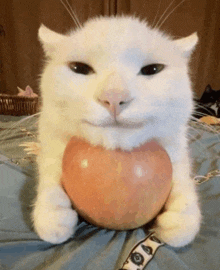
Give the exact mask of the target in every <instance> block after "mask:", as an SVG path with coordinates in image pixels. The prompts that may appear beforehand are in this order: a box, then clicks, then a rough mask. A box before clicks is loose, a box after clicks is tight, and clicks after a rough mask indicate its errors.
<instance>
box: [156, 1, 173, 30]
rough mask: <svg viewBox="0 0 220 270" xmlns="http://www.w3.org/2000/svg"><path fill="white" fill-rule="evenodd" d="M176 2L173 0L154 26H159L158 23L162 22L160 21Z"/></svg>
mask: <svg viewBox="0 0 220 270" xmlns="http://www.w3.org/2000/svg"><path fill="white" fill-rule="evenodd" d="M174 2H175V0H173V1H172V2H171V3H170V4H169V5H168V7H167V8H166V9H165V11H164V12H163V14H162V15H161V17H160V19H159V20H158V22H157V23H156V25H155V26H154V28H157V26H158V24H159V23H160V21H161V20H162V19H163V17H164V16H165V14H166V12H167V11H168V10H169V8H170V7H171V6H172V4H173V3H174Z"/></svg>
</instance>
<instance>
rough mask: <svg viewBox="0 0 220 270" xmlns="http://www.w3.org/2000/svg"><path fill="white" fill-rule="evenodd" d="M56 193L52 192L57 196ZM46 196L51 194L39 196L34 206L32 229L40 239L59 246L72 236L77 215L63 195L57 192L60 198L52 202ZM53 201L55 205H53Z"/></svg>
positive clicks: (55, 198) (54, 198)
mask: <svg viewBox="0 0 220 270" xmlns="http://www.w3.org/2000/svg"><path fill="white" fill-rule="evenodd" d="M56 193H57V192H53V195H57V194H56ZM45 195H46V196H45ZM47 195H49V196H51V195H52V192H47V193H46V192H44V194H42V196H39V198H38V201H37V203H36V205H35V209H34V212H33V221H34V227H35V230H36V232H37V233H38V235H39V236H40V238H41V239H43V240H45V241H47V242H50V243H53V244H59V243H62V242H65V241H66V240H68V239H69V238H70V237H71V236H72V235H73V234H74V232H75V229H76V226H77V222H78V215H77V213H76V211H74V210H73V209H72V208H71V204H70V202H69V200H68V199H67V196H66V194H65V193H63V194H62V192H59V195H60V196H58V197H56V196H55V197H53V199H52V200H50V199H49V198H48V196H47ZM45 197H46V199H45ZM49 201H50V202H49ZM55 201H57V203H54V202H55Z"/></svg>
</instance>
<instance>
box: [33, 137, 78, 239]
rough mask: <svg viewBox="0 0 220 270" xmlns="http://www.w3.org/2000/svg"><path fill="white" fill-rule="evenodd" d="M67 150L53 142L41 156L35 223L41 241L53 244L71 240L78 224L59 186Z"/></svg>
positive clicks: (39, 157) (68, 201)
mask: <svg viewBox="0 0 220 270" xmlns="http://www.w3.org/2000/svg"><path fill="white" fill-rule="evenodd" d="M52 144H53V145H52ZM51 147H52V148H51ZM50 148H51V149H52V150H51V149H50ZM64 148H65V146H61V145H60V142H56V141H55V140H53V141H51V142H48V143H47V146H46V147H45V149H43V150H42V153H41V154H40V155H39V156H38V166H39V185H38V194H37V199H36V202H35V205H34V210H33V223H34V228H35V231H36V232H37V233H38V235H39V236H40V238H41V239H43V240H45V241H48V242H50V243H54V244H58V243H62V242H64V241H66V240H67V239H69V238H70V237H71V236H72V235H73V233H74V232H75V229H76V225H77V222H78V215H77V213H76V211H74V210H73V209H72V207H71V201H70V199H69V198H68V196H67V194H66V193H65V192H64V190H63V188H62V186H61V183H60V178H61V172H62V167H61V165H62V153H63V151H64Z"/></svg>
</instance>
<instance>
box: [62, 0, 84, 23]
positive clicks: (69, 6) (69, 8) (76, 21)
mask: <svg viewBox="0 0 220 270" xmlns="http://www.w3.org/2000/svg"><path fill="white" fill-rule="evenodd" d="M64 1H65V0H60V2H61V3H62V4H63V6H64V7H65V9H66V11H67V12H68V13H69V15H70V17H71V18H72V19H73V21H74V23H75V24H76V26H77V27H78V28H82V25H81V23H80V21H79V19H78V17H77V15H76V13H75V11H74V10H73V8H72V7H71V5H70V3H69V2H68V0H66V1H65V2H64Z"/></svg>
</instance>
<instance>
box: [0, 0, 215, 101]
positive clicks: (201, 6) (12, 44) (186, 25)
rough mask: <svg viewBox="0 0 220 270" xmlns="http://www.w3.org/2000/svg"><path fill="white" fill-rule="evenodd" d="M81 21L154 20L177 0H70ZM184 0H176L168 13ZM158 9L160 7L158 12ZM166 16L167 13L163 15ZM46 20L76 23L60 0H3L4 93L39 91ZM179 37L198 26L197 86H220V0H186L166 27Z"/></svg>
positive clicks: (0, 73)
mask: <svg viewBox="0 0 220 270" xmlns="http://www.w3.org/2000/svg"><path fill="white" fill-rule="evenodd" d="M68 1H69V3H70V4H71V6H72V7H73V8H74V10H75V12H76V13H77V15H78V18H79V20H80V22H81V23H83V22H84V21H85V20H87V19H88V18H89V17H94V16H96V15H112V14H121V13H125V14H135V15H137V16H140V17H141V18H146V19H147V20H148V21H149V23H150V24H153V22H154V20H155V17H156V14H158V15H157V17H156V20H155V21H158V20H159V18H160V17H161V15H162V14H163V12H164V11H165V10H166V8H167V7H168V6H169V5H170V4H171V2H172V0H161V1H160V0H95V1H91V0H68ZM180 2H181V0H174V1H173V3H172V5H171V6H170V8H169V10H168V12H167V13H166V14H168V13H169V12H170V11H171V10H172V9H173V8H174V7H175V6H177V5H178V4H179V3H180ZM157 12H158V13H157ZM164 18H165V17H164ZM41 23H43V24H45V25H46V26H47V27H49V28H51V29H52V30H54V31H57V32H60V33H65V32H66V31H68V30H69V29H70V28H73V27H75V25H74V23H73V21H72V19H71V18H70V16H69V14H68V13H67V11H66V10H65V8H64V6H63V5H62V3H61V2H60V0H0V93H7V94H17V93H18V91H17V86H19V87H21V88H25V87H26V85H30V86H31V87H32V88H33V89H34V91H35V92H36V93H38V94H39V86H38V85H39V80H38V79H39V74H40V71H41V69H42V65H43V51H42V48H41V46H40V43H39V41H38V40H37V31H38V28H39V26H40V24H41ZM161 29H162V30H165V31H166V32H168V33H170V34H172V35H173V36H174V37H176V38H179V37H184V36H187V35H190V34H191V33H193V32H195V31H197V32H198V35H199V38H200V43H199V46H198V47H197V49H196V51H195V53H194V55H193V61H192V79H193V89H194V91H195V92H196V93H197V94H198V96H201V94H202V93H203V91H204V90H205V86H206V85H207V84H211V86H212V88H214V89H216V90H217V89H220V63H219V62H220V61H219V60H220V49H219V47H220V1H219V0H185V2H183V3H182V4H180V5H179V6H178V8H176V9H175V11H174V12H173V13H172V14H171V15H170V16H169V18H168V19H167V20H166V21H165V22H164V24H163V25H162V27H161Z"/></svg>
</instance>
